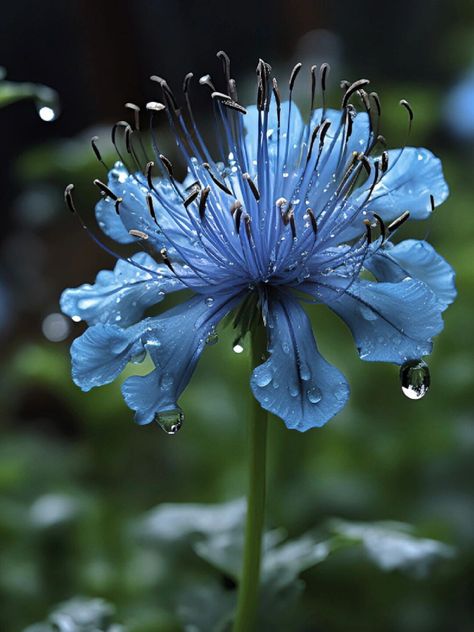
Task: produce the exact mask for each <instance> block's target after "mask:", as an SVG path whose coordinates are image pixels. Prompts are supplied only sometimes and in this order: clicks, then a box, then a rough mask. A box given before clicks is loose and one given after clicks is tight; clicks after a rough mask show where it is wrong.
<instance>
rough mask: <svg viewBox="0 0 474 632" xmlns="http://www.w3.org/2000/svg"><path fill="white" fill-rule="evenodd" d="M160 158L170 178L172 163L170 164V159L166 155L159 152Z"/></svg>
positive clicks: (171, 175)
mask: <svg viewBox="0 0 474 632" xmlns="http://www.w3.org/2000/svg"><path fill="white" fill-rule="evenodd" d="M160 160H161V162H162V163H163V164H164V166H165V169H166V171H167V172H168V175H169V177H170V178H174V175H173V165H172V164H171V160H170V159H169V158H167V157H166V156H164V155H163V154H160Z"/></svg>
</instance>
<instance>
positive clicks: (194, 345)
mask: <svg viewBox="0 0 474 632" xmlns="http://www.w3.org/2000/svg"><path fill="white" fill-rule="evenodd" d="M238 300H239V297H238V296H237V297H235V296H229V295H225V296H215V297H214V298H213V299H211V300H210V299H204V297H202V296H194V297H193V298H191V299H190V300H189V301H187V302H185V303H182V304H181V305H178V306H177V307H174V308H173V309H171V310H169V311H168V312H165V313H164V314H163V315H162V316H159V317H158V318H156V319H154V323H153V327H152V329H151V330H150V331H149V332H147V333H146V334H145V335H144V337H143V340H144V342H145V348H146V349H147V351H148V353H149V355H150V357H151V359H152V360H153V363H154V365H155V367H156V368H155V370H154V371H152V372H151V373H150V374H148V375H146V376H144V377H143V376H133V377H130V378H128V379H127V380H126V381H125V382H124V383H123V385H122V394H123V397H124V399H125V402H126V403H127V405H128V406H129V407H130V408H131V409H132V410H135V411H136V415H135V419H136V421H137V423H139V424H147V423H150V422H151V421H153V419H154V417H155V415H156V414H157V413H158V412H160V413H162V412H165V411H169V410H175V409H176V408H177V407H178V403H177V400H178V398H179V396H180V395H181V393H182V392H183V390H184V389H185V387H186V386H187V384H188V382H189V380H190V378H191V375H192V374H193V372H194V369H195V367H196V364H197V361H198V359H199V356H200V355H201V353H202V351H203V350H204V348H205V346H206V339H207V338H208V336H209V335H210V334H212V333H213V331H214V328H215V326H216V325H217V323H218V322H219V321H220V320H221V318H222V317H223V316H225V314H226V313H227V312H228V311H229V310H230V309H232V307H233V306H234V305H235V304H236V303H237V301H238Z"/></svg>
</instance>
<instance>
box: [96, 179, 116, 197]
mask: <svg viewBox="0 0 474 632" xmlns="http://www.w3.org/2000/svg"><path fill="white" fill-rule="evenodd" d="M94 184H95V186H96V187H97V188H98V189H99V190H100V191H101V192H102V193H104V194H105V195H107V196H108V197H109V198H112V200H114V201H116V200H117V199H118V197H117V196H116V195H115V193H114V192H113V191H112V190H111V189H109V187H108V186H107V185H106V184H104V183H103V182H101V181H100V180H98V179H97V178H96V179H95V180H94Z"/></svg>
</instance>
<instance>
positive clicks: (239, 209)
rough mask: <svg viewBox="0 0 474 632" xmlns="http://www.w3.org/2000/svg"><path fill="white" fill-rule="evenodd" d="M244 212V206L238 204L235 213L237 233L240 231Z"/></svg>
mask: <svg viewBox="0 0 474 632" xmlns="http://www.w3.org/2000/svg"><path fill="white" fill-rule="evenodd" d="M242 213H243V211H242V207H241V206H238V207H237V208H236V209H235V213H234V220H235V230H236V231H237V235H238V234H239V233H240V220H241V219H242Z"/></svg>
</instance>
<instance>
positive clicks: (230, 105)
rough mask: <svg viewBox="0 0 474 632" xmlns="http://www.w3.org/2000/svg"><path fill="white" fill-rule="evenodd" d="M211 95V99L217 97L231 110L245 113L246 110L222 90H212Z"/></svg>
mask: <svg viewBox="0 0 474 632" xmlns="http://www.w3.org/2000/svg"><path fill="white" fill-rule="evenodd" d="M211 97H212V98H213V99H217V100H218V101H220V102H221V103H222V105H225V106H226V107H228V108H231V109H232V110H236V111H237V112H241V113H242V114H247V110H246V109H245V108H244V107H243V106H242V105H240V104H239V103H236V102H235V101H234V100H233V99H232V97H230V96H229V95H228V94H224V93H223V92H213V93H212V94H211Z"/></svg>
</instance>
